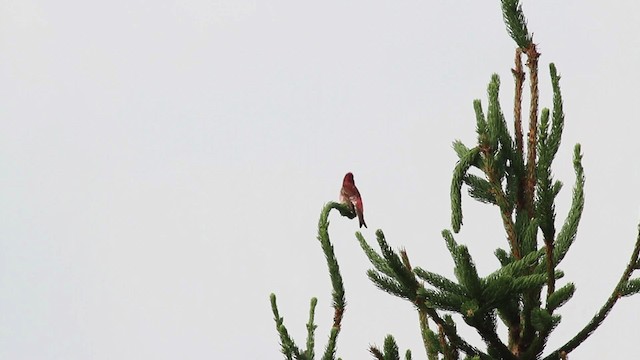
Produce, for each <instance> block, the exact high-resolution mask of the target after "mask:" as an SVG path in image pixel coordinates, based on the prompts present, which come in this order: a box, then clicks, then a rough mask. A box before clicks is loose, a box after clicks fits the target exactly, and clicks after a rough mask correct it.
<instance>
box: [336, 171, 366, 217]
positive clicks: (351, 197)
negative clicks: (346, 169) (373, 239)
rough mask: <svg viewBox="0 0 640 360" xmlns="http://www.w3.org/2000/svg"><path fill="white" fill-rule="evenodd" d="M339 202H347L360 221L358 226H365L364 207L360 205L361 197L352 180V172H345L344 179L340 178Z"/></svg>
mask: <svg viewBox="0 0 640 360" xmlns="http://www.w3.org/2000/svg"><path fill="white" fill-rule="evenodd" d="M340 202H341V203H343V204H348V205H349V207H351V210H352V211H355V212H356V214H357V215H358V221H359V222H360V227H362V225H364V227H367V224H366V223H365V222H364V208H363V207H362V197H360V192H359V191H358V188H357V187H356V183H355V182H353V174H352V173H347V175H345V176H344V180H342V189H340Z"/></svg>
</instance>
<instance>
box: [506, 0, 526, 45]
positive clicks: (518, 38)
mask: <svg viewBox="0 0 640 360" xmlns="http://www.w3.org/2000/svg"><path fill="white" fill-rule="evenodd" d="M501 2H502V17H503V18H504V23H505V24H506V25H507V32H508V33H509V36H511V38H512V39H513V41H515V42H516V44H518V46H519V47H520V48H521V49H526V48H528V47H529V45H530V44H531V41H532V37H531V35H530V34H529V30H527V20H526V19H525V18H524V13H523V12H522V5H520V1H519V0H502V1H501Z"/></svg>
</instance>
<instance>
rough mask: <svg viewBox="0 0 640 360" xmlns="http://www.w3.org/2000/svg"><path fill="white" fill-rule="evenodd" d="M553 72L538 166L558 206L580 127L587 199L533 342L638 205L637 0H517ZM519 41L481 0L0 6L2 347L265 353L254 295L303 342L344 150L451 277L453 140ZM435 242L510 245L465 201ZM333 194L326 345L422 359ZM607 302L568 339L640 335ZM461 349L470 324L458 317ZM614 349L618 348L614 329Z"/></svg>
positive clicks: (621, 234)
mask: <svg viewBox="0 0 640 360" xmlns="http://www.w3.org/2000/svg"><path fill="white" fill-rule="evenodd" d="M524 6H525V13H526V15H527V17H528V19H529V27H530V30H532V31H533V32H534V40H535V41H536V42H537V43H539V50H540V52H541V53H542V57H541V58H540V65H541V76H540V79H541V82H540V83H541V93H542V101H541V105H542V106H550V105H551V102H550V94H551V93H550V82H549V77H548V63H549V62H551V61H553V62H555V63H556V65H557V66H558V69H559V71H560V73H561V75H562V81H561V86H562V89H563V94H564V99H565V112H566V125H565V133H564V138H563V140H564V141H563V146H562V147H561V150H560V152H559V155H558V158H557V160H556V162H555V164H554V165H555V167H554V170H555V175H556V176H557V178H558V179H560V180H562V181H563V182H564V183H565V187H564V189H563V191H562V193H561V195H560V197H559V199H558V205H557V210H558V219H559V221H561V220H563V219H564V216H565V214H566V211H567V207H568V203H569V201H570V193H571V188H572V186H573V181H574V175H573V169H572V166H571V155H572V149H573V145H574V144H575V143H576V142H580V143H582V145H583V152H584V154H585V155H584V166H585V169H586V176H587V185H586V195H587V203H586V209H585V212H584V216H583V222H582V224H581V227H580V231H579V237H578V240H577V242H576V244H575V245H574V247H573V249H572V251H571V252H570V253H569V256H568V257H567V258H566V260H565V261H564V263H563V264H562V266H561V268H562V269H563V270H564V271H565V273H566V277H565V279H562V280H561V281H560V284H564V283H566V281H568V280H569V281H573V282H575V283H576V285H577V288H578V291H577V293H576V294H575V296H574V299H573V300H572V301H571V302H570V303H568V304H567V305H565V306H564V307H563V308H562V309H561V311H560V313H561V314H562V315H563V320H564V321H563V322H562V324H561V325H560V327H559V328H558V329H557V330H556V331H555V332H554V333H553V336H552V338H551V340H550V341H549V347H548V348H549V350H551V349H554V348H556V347H557V346H559V345H560V344H562V343H564V342H565V341H566V340H568V339H569V338H570V337H571V336H572V334H574V333H575V332H577V331H578V330H579V329H581V328H582V326H583V325H584V324H585V323H586V322H587V321H588V320H589V319H590V318H591V316H592V315H593V313H595V312H596V311H597V309H598V308H599V307H600V305H601V304H602V303H603V302H604V301H605V298H606V297H607V296H608V295H609V293H610V292H611V290H612V289H613V287H614V285H615V283H616V282H617V281H618V278H619V276H620V274H621V272H622V270H623V268H624V266H625V264H626V262H627V260H628V257H629V254H630V252H631V249H632V245H633V242H634V240H635V236H636V225H637V223H638V220H639V208H638V206H639V204H640V201H639V200H640V194H639V191H640V190H639V189H638V186H637V184H638V183H640V170H639V169H640V166H638V159H637V151H638V143H637V136H638V131H639V130H640V126H639V125H638V121H639V120H638V116H637V103H638V95H639V94H638V83H639V82H640V72H639V71H638V69H637V66H638V64H640V47H639V46H638V45H639V43H638V37H637V36H638V33H640V21H639V17H638V14H639V13H640V3H636V2H624V5H623V4H622V2H619V3H615V2H614V3H612V2H609V3H605V2H601V1H562V2H558V1H526V2H525V3H524ZM514 46H515V45H514V44H513V42H512V41H511V40H510V39H509V37H508V35H507V34H506V31H505V27H504V24H503V22H502V18H501V13H500V9H499V2H498V1H482V2H480V1H474V2H450V1H426V0H423V1H403V2H392V1H351V2H344V1H322V2H300V1H284V0H283V1H269V2H267V1H264V2H258V1H245V0H233V1H224V0H221V1H195V0H192V1H184V0H181V1H161V2H155V1H135V0H127V1H110V2H102V3H101V2H86V1H55V2H50V1H34V0H31V1H30V0H20V1H2V2H0V49H1V51H0V91H1V94H0V201H1V205H0V358H2V359H258V358H260V359H280V358H282V356H281V355H280V353H279V345H278V337H277V334H276V332H275V326H274V323H273V320H272V314H271V310H270V307H269V299H268V295H269V293H271V292H275V293H276V294H277V295H278V301H279V305H280V311H281V313H282V315H284V317H285V321H286V324H287V325H288V327H289V330H290V332H291V333H292V335H293V336H294V337H295V339H296V340H297V341H298V343H299V344H300V345H302V344H303V342H304V336H305V328H304V324H305V323H306V321H307V313H308V303H309V299H310V298H311V297H312V296H317V297H318V298H319V303H318V309H317V316H316V317H317V322H318V324H319V328H318V330H317V340H316V341H317V344H318V347H317V352H318V353H321V352H322V350H323V347H324V344H325V343H326V336H327V334H328V328H329V324H330V321H331V317H332V309H331V307H330V304H331V298H330V282H329V277H328V273H327V269H326V263H325V261H324V256H323V254H322V252H321V250H320V247H319V244H318V242H317V240H316V239H315V236H316V231H317V228H316V225H317V220H318V217H319V214H320V210H321V207H322V206H323V204H324V203H326V202H328V201H331V200H336V199H337V195H338V191H339V188H340V185H341V180H342V177H343V175H344V173H345V172H347V171H353V172H354V174H355V179H356V183H357V185H358V186H359V188H360V191H361V193H362V195H363V197H364V204H365V217H366V220H367V223H368V224H369V229H365V230H364V231H363V233H364V235H365V236H366V238H367V239H369V240H370V242H371V243H374V241H375V237H374V231H375V229H383V230H384V231H385V234H386V236H387V239H388V240H389V242H390V243H391V244H392V245H393V246H394V247H406V249H407V251H408V253H409V255H410V257H411V259H412V262H413V263H414V265H419V266H421V267H424V268H427V269H430V270H433V271H438V272H441V273H443V274H445V275H447V276H451V274H452V270H451V268H452V261H451V259H450V257H449V254H448V252H447V251H446V248H445V246H444V242H443V241H442V240H441V238H440V235H439V234H440V231H441V230H442V229H444V228H448V227H449V226H450V225H449V217H450V215H449V184H450V179H451V171H452V169H453V166H454V164H455V161H456V157H455V154H454V152H453V150H451V141H452V140H454V139H456V138H459V139H462V140H463V141H464V142H465V143H466V144H468V145H473V142H474V141H475V133H474V130H475V121H474V115H473V108H472V100H473V99H475V98H481V99H483V102H484V103H485V104H486V86H487V84H488V81H489V79H490V76H491V74H492V73H494V72H497V73H498V74H500V76H501V78H502V84H503V86H502V90H501V95H502V97H503V99H504V101H503V107H504V110H505V113H506V115H507V116H508V117H510V116H511V111H510V109H511V103H512V91H513V85H512V81H511V73H510V68H511V67H512V66H513V51H514ZM463 206H464V214H465V225H464V226H463V228H462V232H461V233H460V234H458V235H457V237H456V239H457V240H458V241H459V242H461V243H464V244H467V245H468V246H469V248H470V251H471V253H472V255H473V256H474V258H475V261H476V263H477V266H478V269H479V271H480V272H481V274H483V275H486V274H488V273H489V272H491V271H492V270H493V269H495V268H496V266H497V264H498V262H497V260H495V258H494V257H493V255H492V253H493V251H494V250H495V248H496V247H499V246H500V247H506V240H505V239H504V235H503V233H502V232H501V231H499V230H500V220H499V217H498V212H497V210H496V209H495V208H492V207H490V206H488V205H477V204H474V203H473V202H472V201H470V199H469V198H468V197H465V198H464V200H463ZM356 230H357V221H348V220H347V219H346V218H341V217H339V216H338V215H337V214H332V215H331V227H330V234H331V236H332V241H333V242H334V244H335V250H336V255H337V257H338V261H339V262H340V265H341V270H342V275H343V277H344V281H345V287H346V296H347V302H348V307H347V312H346V315H345V319H344V322H343V331H342V333H341V336H340V338H339V344H338V354H339V355H340V356H342V357H343V358H345V359H364V358H368V356H369V354H368V353H367V347H368V345H369V344H371V343H377V344H382V341H383V339H384V336H385V335H386V334H388V333H392V334H393V335H394V336H395V337H396V339H397V341H398V343H399V345H400V347H401V349H403V351H404V349H407V348H410V349H412V350H413V353H414V358H416V359H420V358H424V357H425V355H424V351H423V349H422V346H421V341H420V337H419V330H418V324H417V315H416V314H415V312H414V310H413V309H412V306H411V304H409V303H408V302H405V301H402V300H399V299H397V298H393V297H391V296H390V295H387V294H385V293H382V292H381V291H379V290H377V289H375V288H374V286H373V285H372V284H370V283H369V281H368V280H367V279H366V275H365V270H366V269H368V268H370V266H369V265H368V263H367V260H366V258H365V256H364V254H363V253H362V251H361V250H360V248H359V246H358V244H357V242H356V240H355V237H354V235H353V233H354V231H356ZM639 307H640V297H635V298H624V299H622V300H621V301H620V302H619V304H618V305H617V306H616V308H614V311H613V312H612V313H611V315H610V316H609V318H608V320H607V321H606V322H605V323H604V325H603V326H601V327H600V329H598V331H597V332H596V333H595V334H594V335H593V336H592V337H591V338H590V339H589V340H588V341H587V342H586V343H585V344H584V345H583V346H582V347H581V348H580V349H579V350H577V351H575V352H574V354H573V355H572V358H575V359H595V358H606V357H607V356H614V355H615V356H616V358H620V359H625V358H627V359H628V358H632V357H633V356H635V354H636V353H637V333H636V332H635V331H634V330H633V329H635V327H632V323H635V322H637V319H638V318H639V316H640V313H639V310H638V309H639ZM459 327H460V329H461V331H463V333H464V334H465V335H467V336H469V337H470V339H471V340H472V341H473V342H474V343H475V344H477V345H480V342H479V341H478V338H477V336H473V335H471V334H472V332H471V331H469V330H466V326H465V325H463V324H460V325H459ZM612 346H613V348H612Z"/></svg>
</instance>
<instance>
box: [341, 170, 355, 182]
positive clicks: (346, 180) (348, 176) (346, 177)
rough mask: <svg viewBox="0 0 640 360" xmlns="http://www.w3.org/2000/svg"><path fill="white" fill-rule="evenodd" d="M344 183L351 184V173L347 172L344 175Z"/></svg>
mask: <svg viewBox="0 0 640 360" xmlns="http://www.w3.org/2000/svg"><path fill="white" fill-rule="evenodd" d="M342 182H344V183H351V184H353V174H352V173H350V172H348V173H347V174H346V175H345V176H344V180H343V181H342Z"/></svg>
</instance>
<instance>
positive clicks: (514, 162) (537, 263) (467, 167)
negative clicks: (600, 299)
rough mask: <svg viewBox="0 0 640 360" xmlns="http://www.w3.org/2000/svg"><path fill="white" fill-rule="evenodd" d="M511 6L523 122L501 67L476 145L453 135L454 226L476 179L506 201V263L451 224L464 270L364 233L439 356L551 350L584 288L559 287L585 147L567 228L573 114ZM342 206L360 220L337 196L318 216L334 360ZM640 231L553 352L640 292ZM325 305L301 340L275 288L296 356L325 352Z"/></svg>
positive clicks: (285, 336)
mask: <svg viewBox="0 0 640 360" xmlns="http://www.w3.org/2000/svg"><path fill="white" fill-rule="evenodd" d="M501 5H502V13H503V17H504V21H505V24H506V26H507V31H508V33H509V35H510V36H511V37H512V38H513V40H514V41H515V42H516V44H517V46H518V48H517V49H516V57H515V59H516V60H515V61H516V64H515V69H514V70H513V73H514V75H515V76H514V82H515V88H516V95H515V96H514V97H515V101H514V108H513V113H514V114H513V118H514V120H513V128H514V131H513V133H512V132H511V131H510V130H509V125H508V123H507V121H506V119H505V115H504V112H503V110H502V107H501V105H500V101H499V93H500V78H499V77H498V75H496V74H494V75H492V76H491V79H490V81H489V84H488V86H487V106H486V110H487V111H486V114H485V112H484V109H483V107H482V103H481V101H480V100H474V101H473V109H474V112H475V125H476V134H477V143H476V144H473V146H467V145H465V144H463V143H462V142H461V141H460V140H455V141H454V142H453V144H452V148H453V150H454V151H455V153H456V154H457V156H458V161H457V163H456V165H455V167H454V169H453V175H452V180H451V190H450V194H451V228H452V230H453V232H455V233H459V232H460V231H461V228H462V224H463V221H462V220H463V213H462V188H463V186H466V187H467V188H468V193H469V195H470V197H471V198H473V199H475V200H476V201H479V202H481V203H484V204H488V205H490V206H495V207H496V208H497V209H498V210H499V215H500V219H501V221H502V225H503V227H504V230H505V234H506V239H507V245H508V248H505V249H502V248H498V249H496V250H495V252H494V254H495V256H496V258H497V259H498V262H499V264H498V268H497V269H496V270H495V271H493V272H491V273H490V274H488V275H486V276H483V275H482V274H479V273H478V270H477V269H476V266H475V263H474V261H473V257H472V255H471V253H470V252H469V248H468V247H467V246H465V245H464V244H459V243H458V242H457V241H456V240H455V239H454V236H453V234H452V232H451V231H449V230H443V231H442V237H443V239H444V243H445V245H446V248H447V249H448V251H449V254H450V256H451V259H452V261H453V274H454V276H455V279H450V278H447V277H445V276H443V275H440V274H437V273H435V272H432V271H429V270H427V267H420V266H417V267H412V266H411V264H410V261H409V256H408V254H407V251H406V250H404V249H400V250H394V248H393V247H392V246H390V244H389V242H388V240H387V239H386V238H385V236H384V233H383V232H382V230H377V231H376V233H375V235H376V242H377V245H378V246H377V247H378V249H379V250H376V249H374V248H373V247H372V246H371V245H369V243H368V242H367V241H366V239H365V238H364V236H363V235H362V234H360V233H359V232H358V233H356V238H357V240H358V242H359V244H360V247H361V248H362V250H363V252H364V254H365V255H366V257H367V258H368V259H369V261H370V263H371V265H372V266H373V268H372V269H369V270H368V271H367V276H368V278H369V279H370V280H371V282H372V283H373V284H374V285H375V286H376V287H378V288H379V289H381V290H383V291H384V292H386V293H389V294H392V295H394V296H397V297H399V298H401V299H404V300H407V301H408V302H410V303H411V305H412V306H413V307H414V308H415V309H416V311H417V313H418V318H419V324H420V333H421V336H422V340H423V344H424V348H425V353H426V355H427V358H428V359H429V360H440V359H445V360H450V359H460V358H464V359H475V360H477V359H480V360H490V359H508V360H516V359H523V360H524V359H540V358H543V353H544V351H545V347H546V345H547V340H548V339H549V337H550V336H551V334H552V332H553V330H554V329H555V328H556V327H557V326H558V324H559V323H560V321H561V317H560V315H559V314H557V313H556V311H557V310H558V309H560V308H561V307H562V306H563V305H565V304H567V303H568V301H569V300H570V299H571V298H572V297H573V295H574V294H575V292H576V287H575V285H574V284H573V283H571V282H568V283H565V284H562V285H561V284H559V283H558V288H557V289H556V283H557V282H558V281H561V280H563V277H564V273H563V271H562V270H561V269H560V268H559V264H560V263H561V262H562V260H563V259H564V258H565V257H566V256H567V254H568V251H569V249H570V248H571V245H572V244H573V243H574V242H575V240H576V238H577V231H578V226H579V224H580V219H581V217H582V212H583V209H584V201H585V197H584V185H585V175H584V169H583V167H582V152H581V147H580V144H576V145H575V147H574V152H573V168H574V171H575V176H576V179H575V183H574V186H573V190H572V199H571V205H570V208H569V211H568V214H567V215H566V218H565V220H564V222H563V223H562V226H561V227H560V229H559V230H557V229H558V227H557V226H558V224H557V217H556V215H557V214H556V199H557V196H558V194H559V192H560V191H561V189H562V183H561V182H560V181H558V180H556V179H554V176H553V171H552V170H553V165H554V164H553V163H554V160H555V158H556V156H557V154H558V151H559V148H560V144H561V139H562V132H563V130H564V121H565V114H564V108H563V101H562V94H561V89H560V76H559V75H558V71H557V69H556V67H555V65H554V64H550V65H549V69H550V77H551V79H550V82H551V88H552V91H553V106H552V110H550V109H548V108H543V109H542V111H541V112H540V114H538V113H537V109H538V107H537V106H538V97H539V94H538V88H539V86H538V85H539V84H538V66H537V63H538V57H539V55H540V54H539V53H537V50H536V46H535V44H533V42H532V36H531V34H530V33H529V31H528V29H527V24H526V19H525V17H524V14H523V12H522V6H521V5H520V2H519V1H517V0H501ZM523 54H524V55H525V56H526V57H527V61H526V66H527V68H528V72H527V73H525V71H523V70H522V68H523V67H522V59H521V58H522V55H523ZM526 74H528V80H529V82H530V83H531V86H530V87H529V89H530V94H529V97H530V99H531V106H530V114H529V119H528V120H529V133H528V134H527V139H526V141H525V139H524V136H523V133H522V116H521V115H522V114H521V109H522V104H521V101H522V94H521V91H522V89H523V82H524V81H525V80H526V79H527V77H526V76H525V75H526ZM525 144H526V147H525ZM525 159H526V164H525ZM332 209H336V210H338V211H339V212H340V214H341V215H342V216H345V217H348V218H350V219H353V218H354V217H355V216H356V214H354V212H353V210H352V209H351V208H350V207H349V206H347V205H344V204H338V203H333V202H332V203H328V204H326V205H325V207H324V208H323V210H322V213H321V216H320V221H319V224H318V240H319V242H320V244H321V248H322V250H323V252H324V255H325V258H326V260H327V266H328V269H329V275H330V279H331V284H332V288H333V290H332V298H333V308H334V318H333V326H332V327H331V329H330V332H329V340H328V342H327V345H326V347H325V351H324V354H323V356H322V359H323V360H330V359H335V351H336V343H337V338H338V335H339V333H340V324H341V321H342V316H343V313H344V310H345V292H344V286H343V283H342V277H341V275H340V269H339V266H338V262H337V259H336V257H335V254H334V249H333V246H332V244H331V242H330V240H329V233H328V226H329V221H328V215H329V212H330V210H332ZM638 231H639V232H638V238H637V239H636V243H635V247H634V249H633V251H632V255H631V259H630V261H629V264H628V265H627V267H626V269H625V271H624V273H623V274H622V276H621V278H620V281H619V282H618V284H617V285H616V287H615V289H614V291H613V292H612V293H611V295H610V296H609V298H608V299H607V301H606V303H605V304H604V305H603V306H602V308H601V309H600V310H599V311H598V312H597V313H596V314H595V315H594V317H593V318H592V319H591V320H590V321H589V322H588V323H587V324H586V325H585V326H584V328H583V329H582V330H580V331H579V332H578V333H577V334H576V335H575V336H574V337H572V338H571V339H570V340H569V341H568V342H566V343H565V344H563V345H561V346H560V347H558V348H557V349H555V350H552V351H551V352H549V353H548V355H546V357H544V360H560V359H561V358H566V354H568V353H570V352H571V351H572V350H574V349H575V348H576V347H578V346H579V345H580V344H581V343H582V342H584V341H585V340H586V339H587V338H588V337H589V336H590V335H591V334H592V333H593V332H594V331H595V329H597V328H598V326H599V325H600V324H601V323H602V321H603V320H604V319H605V318H606V316H607V314H608V313H609V312H610V311H611V309H612V308H613V306H614V305H615V304H616V302H617V301H618V300H619V299H620V298H622V297H627V296H631V295H634V294H637V293H640V278H637V277H636V278H633V279H631V275H632V273H633V272H634V271H635V270H637V269H640V259H639V257H640V227H639V229H638ZM540 235H541V236H540ZM476 240H479V241H482V239H476ZM316 305H317V300H316V299H315V298H313V299H312V300H311V306H310V311H309V320H308V322H307V324H306V328H307V341H306V349H303V350H302V349H300V348H298V347H297V346H296V344H295V342H294V341H293V339H292V338H291V336H290V335H289V333H288V331H287V328H286V327H285V325H284V319H283V317H281V316H280V314H279V311H278V308H277V305H276V297H275V295H273V294H272V295H271V306H272V311H273V314H274V320H275V323H276V330H277V332H278V335H279V337H280V347H281V352H282V353H283V355H284V357H285V358H286V359H305V360H311V359H313V358H314V356H315V354H314V350H313V349H314V345H315V340H314V336H315V330H316V325H315V324H314V317H315V307H316ZM452 315H457V316H459V317H461V318H462V319H463V321H464V323H465V324H467V325H468V326H470V327H472V328H473V329H475V330H476V332H477V333H478V334H479V335H480V338H481V339H482V341H483V342H484V346H485V350H482V349H479V348H477V347H475V346H472V345H471V344H469V343H468V342H467V341H465V340H464V339H462V338H461V337H460V336H459V335H458V330H457V327H456V323H455V322H454V320H453V317H452ZM498 320H500V321H501V322H502V323H503V324H504V325H505V326H506V328H507V331H508V333H507V335H506V336H502V337H501V336H499V335H498V334H497V331H498V324H497V321H498ZM505 340H506V341H505ZM369 350H370V353H371V354H372V355H373V357H374V358H375V359H381V360H396V359H397V360H400V351H399V348H398V346H397V343H396V341H395V339H394V338H393V337H392V336H391V335H388V336H387V337H386V338H385V340H384V346H383V348H382V349H379V348H377V347H376V346H371V347H370V349H369ZM404 358H405V359H407V360H409V359H411V351H409V350H407V351H406V353H405V357H404Z"/></svg>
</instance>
